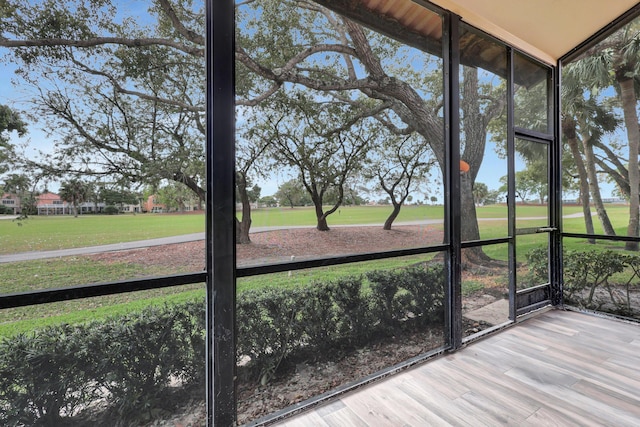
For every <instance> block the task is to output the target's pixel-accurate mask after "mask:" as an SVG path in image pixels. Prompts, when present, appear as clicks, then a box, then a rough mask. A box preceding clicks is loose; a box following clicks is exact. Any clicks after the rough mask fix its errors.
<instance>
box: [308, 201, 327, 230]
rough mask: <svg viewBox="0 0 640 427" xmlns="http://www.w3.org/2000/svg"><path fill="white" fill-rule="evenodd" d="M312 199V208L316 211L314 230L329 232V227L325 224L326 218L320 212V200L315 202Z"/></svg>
mask: <svg viewBox="0 0 640 427" xmlns="http://www.w3.org/2000/svg"><path fill="white" fill-rule="evenodd" d="M312 199H313V206H314V207H315V210H316V219H317V220H318V223H317V225H316V229H317V230H318V231H329V225H328V224H327V216H326V215H325V214H324V212H323V211H322V200H317V199H316V198H315V197H313V198H312Z"/></svg>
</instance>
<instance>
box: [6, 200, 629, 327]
mask: <svg viewBox="0 0 640 427" xmlns="http://www.w3.org/2000/svg"><path fill="white" fill-rule="evenodd" d="M607 208H608V212H609V215H610V217H611V219H612V221H613V222H614V224H615V226H616V229H617V231H618V232H619V234H621V235H624V234H625V232H626V217H627V215H628V211H627V207H626V206H608V207H607ZM389 211H390V208H389V207H380V206H375V207H369V206H359V207H344V208H341V209H340V212H339V213H338V212H336V213H335V214H334V215H332V216H331V217H329V224H330V225H342V224H344V225H348V224H360V223H382V222H383V221H384V220H385V219H386V217H387V215H388V214H389ZM575 212H580V208H579V207H575V206H572V207H569V208H567V209H565V212H564V214H565V215H570V214H572V213H575ZM506 214H507V212H506V207H505V206H486V207H479V208H478V217H479V218H505V217H506ZM545 214H546V208H545V207H540V206H518V217H519V218H523V217H540V216H544V215H545ZM442 216H443V208H442V206H407V207H405V208H403V210H402V212H401V214H400V217H399V218H398V219H397V222H403V221H415V220H424V219H441V218H442ZM314 222H315V218H314V213H313V210H312V209H311V208H296V209H288V208H284V209H283V208H271V209H258V210H255V211H254V212H253V225H254V226H256V227H259V226H282V225H309V226H313V225H314ZM529 223H530V224H529ZM594 223H595V224H596V227H598V228H597V232H599V230H600V229H599V227H600V226H599V223H598V220H597V217H595V216H594ZM21 224H22V225H18V223H16V222H13V221H10V220H2V221H0V236H1V239H2V240H1V242H2V243H3V244H2V246H1V247H0V254H3V253H4V254H6V253H11V252H22V251H28V250H43V249H58V248H68V247H77V246H83V245H96V244H106V243H115V242H121V241H128V240H139V239H148V238H154V237H163V236H169V235H178V234H187V233H194V232H201V231H203V230H204V215H193V214H191V215H162V214H159V215H154V214H146V215H119V216H89V215H87V216H82V217H79V218H73V217H68V216H65V217H32V218H29V219H28V220H27V221H23V222H22V223H21ZM539 224H540V221H539V220H531V221H519V222H518V226H519V227H527V226H529V225H531V226H536V225H539ZM563 225H564V229H565V230H566V231H571V232H584V220H583V219H582V218H568V219H564V221H563ZM480 229H481V236H482V238H485V239H489V238H497V237H506V235H507V221H506V220H490V221H481V222H480ZM546 238H547V235H546V234H533V235H527V236H518V238H517V253H518V261H519V262H522V261H525V254H526V253H527V252H528V251H529V250H530V249H532V248H534V247H537V246H542V245H544V244H545V242H546ZM584 245H585V242H584V239H565V246H566V247H567V249H582V248H584ZM613 246H616V247H617V246H621V245H616V244H615V243H613V242H607V241H600V242H599V243H598V245H597V246H596V247H595V249H596V250H598V249H607V248H611V247H613ZM484 250H485V252H486V253H487V255H489V256H491V257H494V258H497V259H503V260H506V259H507V245H504V244H503V245H492V246H486V247H484ZM424 259H425V256H416V257H407V258H400V259H390V260H382V261H375V262H367V263H356V264H350V265H341V266H334V267H325V268H317V269H309V270H302V271H295V272H292V273H291V275H289V274H288V273H278V274H269V275H263V276H256V277H250V278H241V279H239V280H238V290H239V292H243V291H245V290H248V289H255V288H260V287H265V286H278V287H280V286H297V285H300V284H305V283H310V282H313V281H314V280H319V279H322V280H335V279H337V278H340V277H344V276H347V275H354V274H356V275H357V274H362V273H365V272H367V271H370V270H372V269H374V268H375V269H385V268H394V267H399V266H403V265H408V264H413V263H416V262H419V261H421V260H424ZM174 273H180V271H170V270H169V269H167V268H163V267H159V266H155V267H144V266H142V265H138V264H134V263H124V262H118V263H109V264H107V263H105V262H99V261H94V260H90V259H88V258H84V257H66V258H64V259H49V260H38V261H29V262H22V263H11V264H0V283H2V285H0V289H1V290H2V292H3V293H14V292H23V291H30V290H36V289H47V288H59V287H65V286H69V285H76V284H87V283H96V282H105V281H119V280H126V279H132V278H137V277H149V276H157V275H165V274H174ZM196 289H198V290H197V291H196ZM193 292H199V293H200V294H201V293H202V292H203V290H202V285H190V286H185V287H175V288H169V289H163V290H154V291H146V292H136V293H130V294H120V295H114V296H107V297H100V298H91V299H86V300H78V301H69V302H65V303H57V304H45V305H41V306H34V307H25V308H18V309H11V310H0V336H3V335H11V334H15V333H17V332H22V331H27V330H29V329H32V328H34V327H41V326H44V325H47V324H52V323H58V322H71V323H77V322H85V321H89V320H92V319H97V318H104V317H106V316H108V315H110V314H114V313H121V312H122V313H124V312H130V311H135V310H138V309H139V308H140V307H142V306H145V305H149V304H158V303H161V302H163V301H166V302H175V301H182V300H183V299H184V298H186V297H187V296H189V295H191V296H192V295H193ZM200 294H198V295H200Z"/></svg>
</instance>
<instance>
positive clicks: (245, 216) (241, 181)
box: [236, 173, 251, 244]
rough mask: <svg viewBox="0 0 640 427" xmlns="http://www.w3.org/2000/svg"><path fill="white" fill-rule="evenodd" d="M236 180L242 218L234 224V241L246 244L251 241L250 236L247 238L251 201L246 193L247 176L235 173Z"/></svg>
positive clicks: (249, 226)
mask: <svg viewBox="0 0 640 427" xmlns="http://www.w3.org/2000/svg"><path fill="white" fill-rule="evenodd" d="M236 181H237V185H238V194H239V195H240V202H241V203H242V219H241V221H239V223H237V224H236V225H237V227H236V231H237V233H236V242H238V243H240V244H247V243H251V238H249V229H250V228H251V202H250V201H249V195H248V194H247V177H246V175H244V174H243V173H238V174H236ZM236 221H237V218H236Z"/></svg>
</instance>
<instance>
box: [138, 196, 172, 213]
mask: <svg viewBox="0 0 640 427" xmlns="http://www.w3.org/2000/svg"><path fill="white" fill-rule="evenodd" d="M142 212H152V213H161V212H167V205H165V204H164V203H160V202H159V201H158V198H157V196H156V195H155V194H152V195H151V196H149V197H147V200H145V201H144V202H143V203H142Z"/></svg>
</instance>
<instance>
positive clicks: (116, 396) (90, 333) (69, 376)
mask: <svg viewBox="0 0 640 427" xmlns="http://www.w3.org/2000/svg"><path fill="white" fill-rule="evenodd" d="M203 333H204V304H203V302H202V301H193V302H189V303H185V304H180V305H175V306H162V307H149V308H147V309H145V310H143V311H142V312H140V313H137V314H130V315H127V316H119V317H113V318H110V319H106V320H104V321H96V322H92V323H89V324H86V325H80V326H69V325H62V326H54V327H47V328H45V329H42V330H37V331H34V332H32V333H31V334H28V335H25V334H22V335H18V336H15V337H11V338H5V339H4V340H3V341H2V342H1V343H0V422H1V423H2V425H61V424H62V423H63V422H62V421H63V418H64V417H69V416H71V415H76V413H77V412H78V411H80V410H81V409H85V408H87V407H90V405H91V403H92V402H95V401H97V400H98V399H104V401H105V404H106V406H107V407H109V408H110V410H111V411H115V412H116V413H117V414H118V415H119V417H120V418H121V419H130V420H136V419H141V418H147V419H148V418H149V416H150V413H151V411H152V410H153V409H155V408H166V399H164V397H166V395H168V392H169V390H168V389H169V384H170V382H171V381H172V380H175V379H182V380H183V384H184V385H188V384H190V383H192V382H197V381H202V378H204V361H205V358H204V351H205V346H204V335H203Z"/></svg>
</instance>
